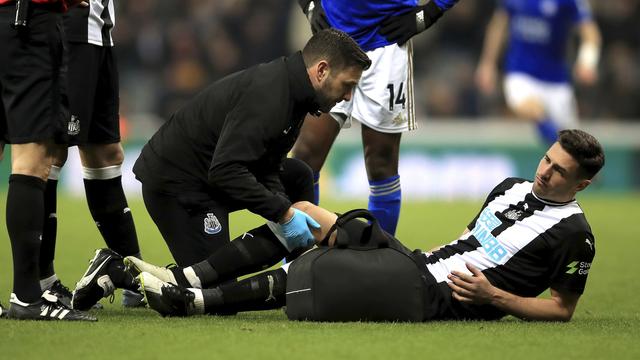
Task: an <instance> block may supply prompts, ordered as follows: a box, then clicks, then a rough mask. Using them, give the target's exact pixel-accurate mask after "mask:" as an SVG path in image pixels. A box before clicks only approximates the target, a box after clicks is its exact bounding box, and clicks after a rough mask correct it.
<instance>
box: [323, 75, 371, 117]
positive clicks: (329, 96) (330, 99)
mask: <svg viewBox="0 0 640 360" xmlns="http://www.w3.org/2000/svg"><path fill="white" fill-rule="evenodd" d="M360 76H362V69H360V68H359V67H356V66H353V67H348V68H344V69H341V70H339V71H331V70H330V69H329V70H328V75H327V76H326V78H325V79H323V81H322V82H321V83H320V87H319V89H318V91H317V95H318V105H320V111H322V112H324V113H327V112H329V111H330V110H331V108H332V107H334V106H335V105H336V104H337V103H339V102H340V101H342V100H347V101H349V100H351V94H352V93H353V88H355V86H356V85H357V84H358V81H360Z"/></svg>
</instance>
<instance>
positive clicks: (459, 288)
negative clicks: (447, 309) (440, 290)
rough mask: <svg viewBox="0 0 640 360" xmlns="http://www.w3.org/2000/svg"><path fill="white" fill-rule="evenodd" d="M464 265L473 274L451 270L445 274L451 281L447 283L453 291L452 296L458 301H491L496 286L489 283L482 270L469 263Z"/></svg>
mask: <svg viewBox="0 0 640 360" xmlns="http://www.w3.org/2000/svg"><path fill="white" fill-rule="evenodd" d="M466 265H467V269H469V271H471V274H473V275H469V274H466V273H463V272H460V271H452V272H451V274H449V275H448V276H447V278H448V279H449V280H450V281H451V282H449V283H447V285H449V287H450V288H451V290H452V291H453V293H452V296H453V298H454V299H456V300H458V301H460V302H465V303H472V304H478V305H482V304H489V303H491V300H492V299H493V294H494V292H495V290H496V288H495V287H494V286H493V285H491V283H490V282H489V280H488V279H487V277H486V276H484V274H483V273H482V271H480V270H479V269H478V268H476V267H475V266H473V265H471V264H469V263H467V264H466Z"/></svg>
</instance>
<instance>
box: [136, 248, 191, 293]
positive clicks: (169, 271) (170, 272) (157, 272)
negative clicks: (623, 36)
mask: <svg viewBox="0 0 640 360" xmlns="http://www.w3.org/2000/svg"><path fill="white" fill-rule="evenodd" d="M124 266H125V267H126V268H127V271H129V273H130V274H131V275H133V276H138V275H139V274H141V273H143V272H146V273H149V274H151V275H153V276H155V277H156V278H158V279H160V280H162V281H164V282H166V283H170V284H173V285H181V286H185V287H191V284H189V281H187V279H186V278H184V274H182V268H181V267H178V266H176V265H174V264H171V265H168V266H166V267H161V266H156V265H153V264H149V263H148V262H146V261H144V260H141V259H138V258H137V257H135V256H127V257H125V258H124ZM177 272H180V273H177ZM180 275H182V276H180ZM181 277H182V278H184V279H183V280H182V281H180V278H181Z"/></svg>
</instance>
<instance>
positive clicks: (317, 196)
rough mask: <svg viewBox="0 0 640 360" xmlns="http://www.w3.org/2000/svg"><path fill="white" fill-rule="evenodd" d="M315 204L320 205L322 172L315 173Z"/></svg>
mask: <svg viewBox="0 0 640 360" xmlns="http://www.w3.org/2000/svg"><path fill="white" fill-rule="evenodd" d="M313 203H314V204H315V205H318V204H320V172H319V171H314V172H313Z"/></svg>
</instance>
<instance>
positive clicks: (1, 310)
mask: <svg viewBox="0 0 640 360" xmlns="http://www.w3.org/2000/svg"><path fill="white" fill-rule="evenodd" d="M5 317H7V309H6V308H5V307H4V306H3V305H2V303H0V319H1V318H5Z"/></svg>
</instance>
